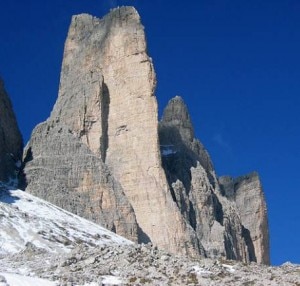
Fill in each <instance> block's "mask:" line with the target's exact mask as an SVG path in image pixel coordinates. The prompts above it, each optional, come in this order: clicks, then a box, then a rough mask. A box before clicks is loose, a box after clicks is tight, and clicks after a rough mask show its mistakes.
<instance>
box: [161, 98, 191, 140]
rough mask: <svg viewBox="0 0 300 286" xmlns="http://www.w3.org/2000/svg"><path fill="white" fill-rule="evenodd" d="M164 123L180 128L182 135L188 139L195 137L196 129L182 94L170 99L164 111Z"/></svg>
mask: <svg viewBox="0 0 300 286" xmlns="http://www.w3.org/2000/svg"><path fill="white" fill-rule="evenodd" d="M161 123H162V124H163V125H168V126H174V127H177V128H179V132H180V133H181V135H182V137H183V138H185V139H186V140H187V141H192V140H193V138H194V130H193V126H192V122H191V119H190V115H189V112H188V108H187V106H186V104H185V103H184V101H183V99H182V97H181V96H178V95H176V96H175V97H174V98H172V99H170V100H169V102H168V104H167V106H166V108H165V110H164V113H163V117H162V120H161Z"/></svg>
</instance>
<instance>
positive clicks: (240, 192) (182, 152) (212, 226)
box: [159, 96, 269, 264]
mask: <svg viewBox="0 0 300 286" xmlns="http://www.w3.org/2000/svg"><path fill="white" fill-rule="evenodd" d="M159 138H160V145H161V154H162V162H163V167H164V170H165V173H166V176H167V179H168V183H169V186H170V191H171V194H172V197H173V200H174V201H175V202H176V204H177V206H178V208H179V209H180V211H181V213H182V215H183V216H184V217H185V219H186V221H188V222H189V224H190V225H191V227H192V228H193V229H194V230H195V232H196V235H197V238H198V240H199V241H200V244H201V245H202V247H203V249H202V251H203V252H204V253H205V255H206V256H209V257H220V256H224V257H226V258H227V259H234V260H242V261H245V262H250V261H257V262H259V263H265V264H268V263H269V258H268V257H269V250H268V225H267V218H266V208H265V201H264V197H263V193H262V189H261V185H260V183H259V180H258V177H257V176H250V177H249V178H248V176H244V177H241V178H240V179H238V180H237V181H234V182H233V179H231V178H229V179H228V183H227V184H225V182H226V179H225V178H224V179H222V178H221V179H220V183H219V181H218V179H217V177H216V174H215V171H214V168H213V164H212V162H211V160H210V157H209V155H208V153H207V151H206V150H205V148H204V146H203V145H202V143H201V142H200V141H199V140H197V139H195V138H194V130H193V126H192V122H191V119H190V116H189V113H188V110H187V107H186V105H185V104H184V102H183V100H182V98H181V97H179V96H176V97H175V98H173V99H171V100H170V101H169V103H168V105H167V107H166V108H165V110H164V113H163V117H162V120H161V121H160V123H159ZM224 184H225V185H224Z"/></svg>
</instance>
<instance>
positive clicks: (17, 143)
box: [0, 79, 23, 186]
mask: <svg viewBox="0 0 300 286" xmlns="http://www.w3.org/2000/svg"><path fill="white" fill-rule="evenodd" d="M22 149H23V140H22V136H21V133H20V131H19V127H18V125H17V120H16V117H15V114H14V111H13V107H12V104H11V101H10V99H9V97H8V94H7V92H6V90H5V88H4V83H3V81H2V80H1V79H0V182H5V183H10V184H13V185H15V186H16V185H17V180H16V179H17V178H18V173H19V168H20V167H21V160H22Z"/></svg>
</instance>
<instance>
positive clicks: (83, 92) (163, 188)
mask: <svg viewBox="0 0 300 286" xmlns="http://www.w3.org/2000/svg"><path fill="white" fill-rule="evenodd" d="M155 85H156V79H155V73H154V69H153V65H152V61H151V58H149V56H148V55H147V51H146V40H145V34H144V28H143V26H142V24H141V22H140V17H139V15H138V13H137V12H136V10H135V9H134V8H132V7H122V8H119V9H114V10H113V11H111V12H110V13H109V14H108V15H107V16H105V17H104V18H102V19H97V18H95V17H92V16H90V15H87V14H82V15H78V16H74V17H73V18H72V23H71V26H70V28H69V33H68V37H67V40H66V44H65V51H64V58H63V64H62V72H61V81H60V89H59V96H58V99H57V102H56V104H55V106H54V109H53V111H52V113H51V116H50V118H49V119H48V120H47V122H46V123H45V125H46V126H43V128H42V131H41V134H42V135H39V134H38V133H40V131H39V128H38V129H36V130H35V131H34V132H33V135H32V138H31V140H30V143H29V145H28V146H27V153H28V152H29V151H30V152H29V153H30V156H29V158H31V159H30V160H28V162H27V163H26V167H25V172H26V175H27V179H28V187H27V190H28V191H30V192H33V193H36V190H37V188H38V186H39V185H40V184H39V183H37V182H39V181H40V180H41V179H40V177H39V173H40V172H42V169H39V168H40V167H38V168H35V166H36V165H38V166H39V163H38V161H39V160H43V164H46V165H48V164H49V165H50V169H51V170H52V172H54V174H55V173H56V172H57V170H55V171H53V170H54V169H55V168H57V167H59V166H61V165H62V166H64V165H65V164H67V168H68V170H69V171H67V172H63V173H61V174H60V175H58V176H59V178H60V179H59V180H57V176H56V175H54V176H51V177H50V181H51V180H52V181H53V182H54V181H58V182H60V183H59V186H65V187H64V188H60V187H59V186H58V187H55V189H54V188H53V187H52V186H51V185H50V186H48V189H47V190H45V191H43V192H44V193H40V194H38V195H40V196H42V197H44V198H46V199H49V198H50V197H52V199H51V201H52V202H54V201H55V202H56V203H58V204H60V206H62V202H63V199H60V200H59V201H60V202H58V201H57V200H56V199H55V197H56V196H57V194H58V193H59V196H61V198H65V199H68V198H69V194H70V193H72V196H75V197H76V200H75V201H77V203H80V202H82V200H83V199H82V195H80V199H78V196H79V194H78V188H79V189H80V190H81V189H82V188H83V189H87V188H85V184H86V179H85V178H86V175H84V174H85V173H86V172H87V170H86V169H85V168H87V167H85V166H86V165H88V164H91V163H89V161H86V160H87V159H85V157H88V158H90V157H92V156H96V157H97V158H99V160H101V162H102V163H103V164H104V165H105V166H106V168H107V170H108V171H107V172H110V174H111V176H113V178H114V179H115V181H116V182H117V183H118V184H119V185H118V186H119V187H118V188H120V189H122V190H123V191H124V195H125V196H124V198H123V200H127V201H128V203H129V204H130V206H132V208H133V210H134V214H135V217H136V221H137V224H136V228H137V231H138V240H139V241H140V242H149V241H151V242H152V243H154V244H155V245H157V246H159V247H162V248H165V249H167V250H169V251H172V252H177V253H179V252H181V253H188V254H191V255H198V254H199V252H200V248H201V247H200V246H199V243H198V241H197V238H196V236H195V232H194V230H193V229H192V228H191V227H190V226H189V224H187V223H186V221H185V219H184V218H183V217H182V215H181V213H180V211H179V209H178V208H177V206H176V204H175V203H174V201H173V200H172V197H171V195H170V191H169V187H168V183H167V180H166V177H165V174H164V171H163V169H162V168H161V157H160V149H159V142H158V119H157V102H156V98H155V96H154V90H155ZM60 128H63V130H64V131H63V134H65V133H67V132H69V133H70V135H68V139H66V140H67V142H71V144H72V146H73V145H74V144H75V141H76V144H75V146H77V145H78V144H83V145H84V146H85V148H83V145H82V147H81V148H82V151H81V152H83V153H84V156H85V157H82V158H81V160H79V161H78V160H77V159H76V161H74V160H75V158H74V159H72V160H71V159H70V160H71V162H70V161H69V163H68V162H66V163H64V162H65V161H64V160H65V159H64V158H63V154H64V153H66V154H69V155H70V157H72V154H73V156H76V153H77V152H78V150H77V149H74V147H72V146H69V143H64V144H63V145H62V144H60V146H61V150H60V152H61V157H60V156H58V157H57V158H56V159H55V158H54V157H53V156H52V155H51V154H52V153H53V152H54V153H55V152H56V147H55V146H56V145H55V144H56V143H55V144H54V143H53V144H50V146H52V147H51V149H49V148H48V149H47V150H49V151H48V152H47V153H46V152H45V151H44V150H45V148H44V147H42V146H43V145H45V144H49V143H47V142H49V141H50V142H51V141H53V140H56V142H57V140H61V141H62V143H63V142H65V141H64V140H62V139H63V138H60V137H57V136H58V135H57V134H56V132H59V130H60ZM47 130H48V131H47ZM66 130H69V131H66ZM47 132H48V133H47ZM64 136H65V135H64ZM71 137H72V138H71ZM36 138H38V139H36ZM74 140H75V141H74ZM80 146H81V145H80ZM83 149H84V150H85V151H83ZM38 150H40V151H38ZM85 153H86V154H85ZM43 154H44V156H43ZM41 157H42V158H41ZM50 157H52V158H50ZM93 158H94V157H93ZM93 160H96V159H93ZM62 161H63V162H62ZM80 162H82V163H81V164H80V168H79V167H78V166H76V165H77V164H79V163H80ZM83 162H84V163H83ZM97 164H98V165H99V166H100V162H97ZM41 165H42V164H41ZM92 166H93V165H92ZM97 168H98V169H99V170H98V171H97V170H93V173H92V175H89V176H88V178H89V180H88V182H89V184H90V185H96V186H98V188H99V190H98V191H97V188H96V187H94V188H93V189H92V190H86V191H85V194H86V195H87V194H88V193H93V196H100V193H101V191H102V188H103V186H101V184H100V186H99V185H97V184H96V183H95V180H96V179H95V178H94V176H96V174H97V172H103V170H102V169H103V168H102V167H101V168H102V169H101V168H100V167H97ZM92 169H95V168H94V167H93V168H92ZM72 170H76V172H77V174H78V178H79V179H76V177H75V176H73V175H72V172H73V171H72ZM99 176H100V175H99ZM74 180H75V183H74ZM96 181H97V180H96ZM82 185H83V186H82ZM112 185H113V186H112V189H110V190H111V191H113V190H114V189H115V187H114V186H115V184H112ZM104 188H105V186H104ZM65 189H68V191H67V192H66V191H65ZM95 189H96V190H95ZM51 192H52V193H53V195H50V193H51ZM80 192H81V193H82V191H80ZM46 193H47V194H46ZM95 194H96V195H95ZM114 196H116V194H115V195H114ZM53 200H54V201H53ZM98 200H99V198H98ZM89 201H90V199H84V202H83V207H81V210H80V213H81V214H82V215H84V216H85V217H89V215H90V214H89V212H88V211H87V210H85V208H88V202H89ZM77 203H76V204H77ZM64 204H66V205H65V206H64V207H65V208H68V209H71V210H73V209H74V208H76V207H75V206H74V203H72V205H71V203H68V202H67V203H66V202H64ZM117 205H118V202H116V207H117ZM112 209H113V210H114V211H113V213H115V211H117V209H115V208H114V207H113V208H112ZM119 209H120V211H121V210H122V209H121V207H120V208H119ZM128 209H129V207H127V211H126V212H125V214H127V213H128ZM87 212H88V213H87ZM98 216H99V217H100V216H101V212H100V210H99V211H98ZM115 216H116V215H115ZM94 220H95V219H94ZM96 220H97V219H96ZM131 222H132V220H131V219H130V220H129V223H131ZM121 223H122V222H121ZM125 223H128V222H126V220H125ZM129 229H130V230H131V229H132V227H130V228H129ZM116 231H117V232H118V230H117V229H116ZM118 233H119V234H123V235H124V233H120V232H118ZM125 236H126V237H127V238H130V237H129V236H128V235H125Z"/></svg>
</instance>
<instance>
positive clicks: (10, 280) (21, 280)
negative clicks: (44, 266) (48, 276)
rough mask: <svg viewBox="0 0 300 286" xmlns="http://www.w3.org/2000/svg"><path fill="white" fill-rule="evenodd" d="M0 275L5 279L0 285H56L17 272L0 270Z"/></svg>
mask: <svg viewBox="0 0 300 286" xmlns="http://www.w3.org/2000/svg"><path fill="white" fill-rule="evenodd" d="M0 275H1V276H3V277H4V278H5V279H6V283H5V282H4V283H3V282H0V286H2V285H7V284H8V285H9V286H58V284H57V283H56V282H53V281H49V280H45V279H40V278H35V277H28V276H23V275H19V274H12V273H1V272H0ZM2 283H3V284H2ZM1 284H2V285H1Z"/></svg>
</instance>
